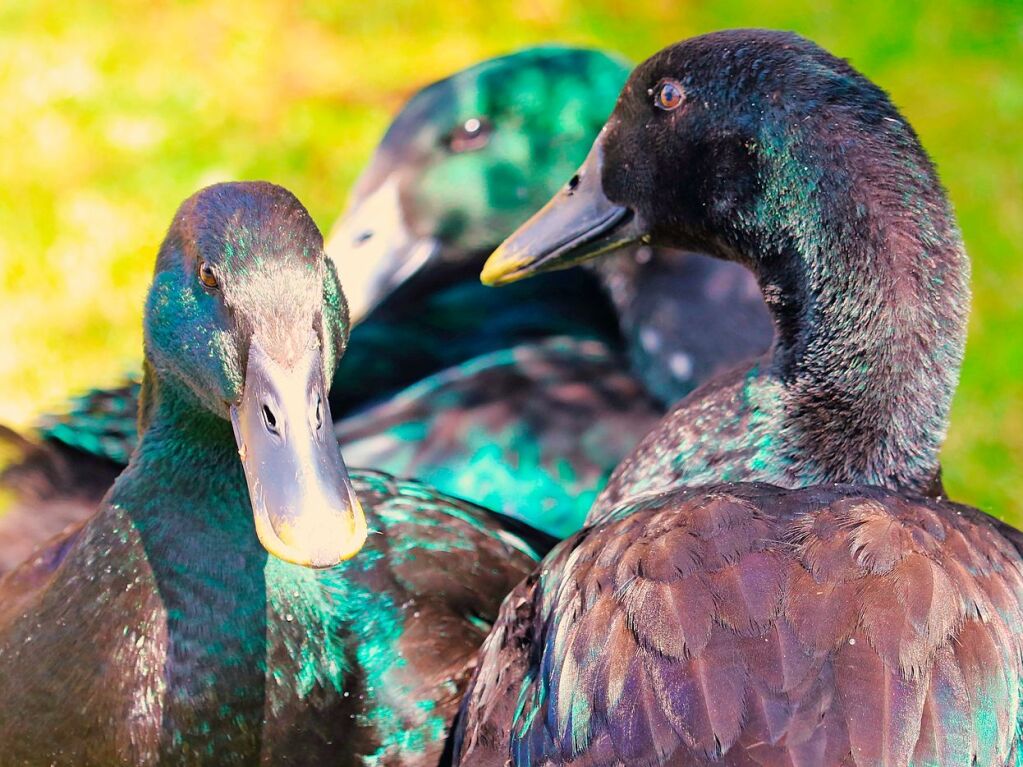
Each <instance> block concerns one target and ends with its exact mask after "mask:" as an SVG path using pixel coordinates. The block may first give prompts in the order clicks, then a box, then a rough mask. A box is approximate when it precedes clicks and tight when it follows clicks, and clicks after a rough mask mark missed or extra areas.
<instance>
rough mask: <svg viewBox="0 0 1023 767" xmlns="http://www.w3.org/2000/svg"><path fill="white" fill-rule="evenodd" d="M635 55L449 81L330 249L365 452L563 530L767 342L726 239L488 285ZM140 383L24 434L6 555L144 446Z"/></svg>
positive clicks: (88, 505)
mask: <svg viewBox="0 0 1023 767" xmlns="http://www.w3.org/2000/svg"><path fill="white" fill-rule="evenodd" d="M627 74H628V67H627V66H626V65H625V64H624V63H623V62H622V61H621V60H619V59H618V58H616V57H614V56H610V55H608V54H606V53H604V52H601V51H597V50H589V49H579V48H569V47H561V46H543V47H538V48H530V49H526V50H523V51H519V52H517V53H514V54H511V55H508V56H501V57H498V58H495V59H490V60H488V61H484V62H481V63H479V64H477V65H475V66H472V67H468V68H466V69H464V70H462V71H460V72H457V73H455V74H453V75H451V76H450V77H447V78H444V79H443V80H440V81H438V82H436V83H432V84H430V85H428V86H426V87H425V88H423V89H422V90H420V91H419V92H418V93H416V94H414V95H413V96H412V97H411V98H410V99H409V101H408V102H407V103H406V104H405V105H404V106H403V108H402V109H401V110H400V112H399V113H398V114H397V115H396V117H395V119H394V121H393V122H392V124H391V126H390V127H389V128H388V130H387V132H386V133H385V135H384V137H383V139H382V140H381V142H380V145H379V146H378V147H377V149H376V151H375V152H374V153H373V156H372V157H371V158H370V161H369V163H368V165H367V168H366V170H365V172H364V173H363V174H362V176H361V177H360V179H359V181H358V183H357V184H356V186H355V189H354V191H353V193H352V195H351V199H350V204H349V207H348V210H347V211H346V213H345V215H344V216H343V217H342V218H341V220H340V221H339V223H338V224H337V226H335V229H334V233H333V234H332V236H331V237H330V238H329V241H328V244H327V248H326V249H327V252H328V255H329V256H331V257H332V258H334V259H335V261H336V263H338V264H339V265H340V267H341V271H343V273H344V274H345V285H346V294H347V295H349V296H350V297H351V298H352V300H353V304H354V306H355V309H354V312H353V317H354V318H355V319H358V320H360V321H359V322H358V324H357V327H356V329H355V330H354V335H353V340H352V343H351V344H350V346H349V348H348V350H347V352H346V354H345V356H344V358H343V359H342V360H341V363H340V365H339V367H338V370H337V371H336V373H335V384H334V386H333V387H332V389H331V395H330V396H331V403H330V404H331V410H332V412H333V414H334V416H335V417H336V418H338V419H339V423H338V425H337V429H338V435H339V437H341V439H342V440H343V442H344V444H345V450H346V454H347V455H348V456H349V459H350V460H352V461H353V462H354V463H355V464H356V465H359V466H370V467H374V468H379V469H382V470H384V471H387V472H389V473H392V474H397V475H400V476H412V477H416V478H418V479H421V480H423V481H425V482H427V483H428V484H430V485H431V486H434V487H437V488H439V489H441V490H444V491H445V492H448V493H453V494H456V495H458V496H459V497H463V498H467V499H469V500H472V501H475V502H477V503H481V504H483V505H485V506H487V507H489V508H494V509H499V510H502V511H505V512H507V513H510V514H518V515H520V516H524V517H525V518H526V519H527V521H529V522H530V523H531V524H533V525H537V526H540V527H542V528H543V529H545V530H547V531H548V532H551V533H553V534H556V535H559V536H564V535H567V534H569V533H571V532H574V531H575V530H577V529H578V527H579V525H580V523H581V521H582V519H583V517H584V516H585V515H586V512H587V511H588V510H589V507H590V505H591V503H592V500H593V498H594V497H595V496H596V494H597V493H598V492H599V491H600V489H601V488H602V487H603V486H604V483H605V482H606V481H607V478H608V476H609V475H610V472H611V470H612V469H613V468H614V466H616V465H617V464H618V463H619V462H620V461H621V459H622V458H623V457H624V456H625V455H626V454H627V453H628V451H630V450H631V449H632V448H633V447H634V446H635V444H636V442H637V441H638V440H639V439H640V438H641V437H642V436H643V435H644V434H646V433H647V432H648V431H649V430H650V428H652V427H653V425H654V424H655V423H656V421H657V420H658V419H659V418H660V416H661V415H662V414H663V404H664V403H666V402H672V401H674V400H675V399H677V398H678V397H679V396H681V395H682V394H684V393H686V392H688V391H689V390H690V389H691V388H692V386H693V385H694V384H695V383H697V382H699V381H701V380H703V379H704V378H706V377H707V376H708V375H710V374H711V373H712V372H714V371H715V370H717V369H719V368H721V367H722V366H724V367H728V366H729V365H730V364H732V363H734V361H736V360H738V359H742V358H745V357H747V356H748V355H749V354H751V353H758V352H760V351H762V350H763V349H764V348H766V346H767V343H768V340H769V338H770V323H769V320H768V319H767V317H766V313H765V310H764V307H763V302H762V301H761V299H760V296H759V293H757V292H756V291H755V286H753V288H754V289H752V290H751V289H750V286H751V285H752V284H753V281H752V278H751V277H750V276H749V274H748V273H747V272H746V270H744V269H742V268H741V267H739V266H737V265H735V264H729V263H725V262H722V261H717V260H713V259H709V258H706V257H701V256H695V255H685V254H681V253H673V252H668V251H664V250H655V249H651V248H637V249H636V250H635V252H631V253H623V254H622V255H621V256H620V257H619V258H614V259H610V260H607V261H605V262H604V263H603V264H602V265H601V266H600V276H599V280H598V279H595V278H594V276H593V275H591V274H587V273H584V272H581V271H578V270H577V271H574V272H562V273H559V274H549V275H545V276H544V277H542V278H539V279H536V280H531V281H529V282H525V283H521V284H519V285H515V286H513V287H511V288H509V289H507V290H504V291H501V292H499V293H498V292H495V291H492V290H488V289H487V288H485V287H483V286H481V285H480V284H479V280H478V275H479V269H480V267H481V266H482V264H483V261H484V260H485V258H486V256H487V255H489V253H490V252H491V251H492V250H493V249H494V248H495V247H496V246H497V245H498V244H499V243H500V241H501V239H503V238H504V237H505V236H507V235H508V234H510V233H511V231H512V229H513V228H514V227H515V226H516V225H518V224H519V223H521V222H522V221H523V220H525V218H527V217H528V215H529V214H530V213H531V212H532V211H533V210H535V209H536V207H538V206H539V205H540V203H541V202H542V201H543V200H545V199H547V198H548V197H549V196H550V195H551V194H553V193H554V192H555V191H556V190H557V188H558V186H559V185H560V184H561V181H562V180H563V179H564V178H565V176H567V175H568V174H569V173H571V171H572V170H573V169H574V168H575V167H577V166H578V164H579V163H580V162H581V161H582V159H583V158H584V157H585V155H586V151H587V149H588V147H589V146H590V144H591V143H592V141H593V138H594V137H595V136H596V134H597V131H598V130H599V129H600V126H601V125H602V124H603V122H604V120H605V119H606V117H607V114H608V112H609V111H610V110H611V108H612V106H613V105H614V99H615V96H616V94H617V93H618V90H619V89H620V88H621V85H622V83H623V82H624V81H625V77H626V76H627ZM607 296H610V298H611V302H608V300H607ZM612 304H613V306H612ZM619 325H620V327H621V332H620V333H619ZM623 341H624V343H623ZM630 362H631V364H630ZM137 392H138V389H137V387H132V386H126V387H123V388H120V389H106V390H97V391H94V392H91V393H90V394H89V395H87V396H85V397H83V398H80V399H78V400H76V401H75V402H74V403H73V405H72V407H71V408H70V410H69V412H67V413H65V414H61V415H55V416H50V417H47V418H46V419H45V421H44V424H43V426H42V428H41V436H42V437H43V438H44V440H43V444H41V445H37V446H31V445H28V446H27V447H23V449H22V452H23V454H24V456H25V459H24V460H22V461H21V462H19V463H18V464H16V465H15V466H13V467H12V468H10V469H9V470H8V471H7V472H6V474H5V475H4V476H3V478H2V482H3V483H4V484H6V485H7V486H8V487H12V486H13V487H14V488H15V489H16V491H17V497H18V499H19V503H18V504H17V505H16V506H15V508H14V509H13V511H12V512H10V513H9V514H8V515H7V516H6V517H3V518H0V572H2V571H4V570H6V569H9V568H10V567H11V566H13V565H14V564H15V563H17V562H20V561H21V560H22V559H24V557H25V556H27V555H28V553H29V552H31V551H32V550H33V549H34V547H35V546H36V545H38V544H39V543H41V542H42V541H44V540H46V539H47V538H48V537H50V536H51V535H53V534H55V533H57V532H59V531H60V530H61V529H63V527H64V526H65V525H66V524H68V522H69V521H70V520H72V519H76V518H82V517H83V516H84V515H86V514H88V513H90V512H91V511H92V509H93V508H94V505H95V502H96V501H97V500H98V499H99V497H101V496H102V493H103V492H104V491H105V490H106V487H107V486H108V483H109V482H110V481H112V479H113V477H114V476H116V474H117V473H118V472H119V471H120V469H121V466H122V465H123V464H124V463H125V462H126V461H127V459H128V456H129V455H130V454H131V451H132V449H134V445H135V441H136V424H135V410H136V399H137Z"/></svg>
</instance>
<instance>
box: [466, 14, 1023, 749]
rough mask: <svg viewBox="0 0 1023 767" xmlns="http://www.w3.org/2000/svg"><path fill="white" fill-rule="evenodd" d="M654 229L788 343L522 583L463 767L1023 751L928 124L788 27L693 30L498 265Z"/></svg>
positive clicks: (1015, 572)
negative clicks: (736, 271)
mask: <svg viewBox="0 0 1023 767" xmlns="http://www.w3.org/2000/svg"><path fill="white" fill-rule="evenodd" d="M636 241H639V242H649V243H652V244H663V245H665V246H669V247H676V248H700V249H702V250H703V251H704V252H707V253H711V254H713V255H715V256H717V257H719V258H724V259H731V260H734V261H735V262H737V263H741V264H744V265H746V266H747V267H748V268H750V269H751V270H752V271H753V272H754V273H755V274H756V276H757V280H758V283H759V285H760V286H761V290H762V292H763V295H764V298H765V301H766V303H767V305H768V306H769V307H770V309H771V311H772V314H773V316H774V321H775V324H776V329H777V330H776V340H775V343H774V346H773V348H772V350H771V351H770V352H769V353H768V355H766V356H765V357H763V358H760V359H758V360H755V361H753V362H752V364H750V365H748V366H746V368H745V369H739V370H737V371H735V372H733V373H729V374H724V375H722V376H720V377H718V378H716V379H714V380H711V381H709V382H707V383H705V384H704V385H703V386H702V387H701V388H698V389H697V390H695V391H694V392H693V393H692V394H690V395H689V396H688V397H686V398H684V399H683V400H681V401H680V402H679V403H678V404H677V405H676V406H675V407H674V408H673V409H672V410H671V411H670V412H669V414H668V415H667V416H665V418H664V419H663V420H662V422H661V423H660V424H659V425H658V427H657V428H656V429H655V430H654V431H653V432H652V433H651V434H650V435H648V436H647V437H645V438H644V440H643V441H642V442H641V443H640V444H639V445H638V446H637V448H636V450H635V451H634V452H633V453H632V454H630V456H629V457H628V458H626V459H625V461H623V463H622V464H621V466H619V468H618V469H616V471H615V474H614V476H613V477H612V479H611V481H610V483H609V485H608V487H607V488H606V489H605V491H604V495H603V496H602V497H601V498H600V499H598V501H597V502H596V503H595V504H594V507H593V509H592V510H591V512H590V515H589V516H588V517H587V527H585V528H584V529H583V530H582V531H581V532H579V533H577V534H575V535H574V536H571V537H569V538H568V539H567V540H565V541H563V542H562V543H561V544H559V545H558V546H557V547H555V549H554V550H553V551H552V552H551V553H550V554H549V555H547V557H546V558H545V559H544V561H543V562H542V563H541V564H540V565H539V566H538V567H537V568H536V569H535V570H534V572H533V573H532V574H531V575H530V577H529V578H527V579H526V581H524V582H523V583H522V584H520V585H519V586H518V587H516V589H515V590H514V591H513V592H512V593H511V594H510V595H509V596H508V598H507V599H506V600H505V602H504V605H503V606H502V609H501V613H500V616H499V618H498V621H497V623H496V624H495V626H494V628H493V630H492V632H491V634H490V636H489V637H488V638H487V640H486V641H485V642H484V645H483V648H482V650H481V651H480V657H479V661H478V665H477V670H476V673H475V675H474V678H473V681H472V682H471V683H470V686H469V691H468V693H467V695H466V697H465V699H464V701H463V706H462V709H461V712H460V715H459V722H458V725H457V729H456V732H455V735H454V737H453V746H452V751H453V754H454V763H455V764H463V765H473V767H490V766H491V765H494V766H496V765H506V764H507V765H514V766H515V767H521V766H522V765H527V764H543V765H548V766H549V767H555V766H557V765H568V764H572V765H588V766H590V767H598V766H600V765H621V764H637V765H639V764H642V765H651V766H652V765H683V764H725V765H740V764H741V765H747V764H758V765H793V764H797V765H798V764H807V765H810V764H812V765H857V766H865V765H878V764H891V765H896V764H939V765H951V764H977V765H1006V764H1015V763H1016V761H1017V760H1018V758H1019V754H1020V750H1021V747H1023V744H1021V743H1020V734H1019V721H1020V704H1021V700H1020V696H1021V693H1020V689H1021V688H1020V680H1021V674H1023V660H1021V659H1023V558H1021V551H1023V546H1021V544H1023V534H1021V533H1020V532H1019V531H1017V530H1014V529H1013V528H1011V527H1009V526H1008V525H1005V524H1004V523H1001V522H999V521H998V520H995V519H994V518H992V517H989V516H987V515H986V514H984V513H982V512H981V511H979V510H977V509H974V508H971V507H968V506H964V505H961V504H957V503H954V502H952V501H950V500H948V499H947V498H945V497H944V494H943V492H942V491H941V489H940V466H939V448H940V446H941V442H942V439H943V438H944V435H945V430H946V428H947V425H948V418H949V406H950V402H951V398H952V394H953V392H954V390H955V385H956V380H957V376H958V371H959V366H960V363H961V360H962V355H963V348H964V342H965V336H966V319H967V314H968V310H969V261H968V258H967V256H966V253H965V250H964V247H963V243H962V238H961V235H960V232H959V229H958V227H957V225H956V221H955V217H954V214H953V212H952V207H951V204H950V202H949V200H948V197H947V195H946V193H945V191H944V190H943V188H942V186H941V183H940V180H939V177H938V174H937V171H936V169H935V168H934V166H933V164H932V162H931V160H930V158H929V157H928V156H927V153H926V152H925V150H924V149H923V147H922V145H921V143H920V140H919V138H918V137H917V135H916V133H915V132H914V130H913V128H912V127H911V126H910V124H909V123H908V121H907V120H906V119H905V117H904V116H903V115H902V114H901V113H900V112H899V111H898V110H897V109H896V107H895V106H894V105H893V104H892V102H891V100H890V99H889V97H888V96H887V94H885V93H884V91H882V90H881V88H879V87H878V86H877V85H875V84H874V83H872V82H871V81H870V80H869V79H867V78H866V77H865V76H863V75H862V74H860V73H859V72H858V71H857V70H856V69H854V68H853V66H852V65H851V64H849V63H848V62H847V61H844V60H842V59H839V58H837V57H835V56H833V55H832V54H830V53H828V52H826V51H825V50H823V49H822V48H820V47H819V46H818V45H816V44H815V43H813V42H811V41H809V40H806V39H805V38H802V37H799V36H798V35H795V34H793V33H789V32H777V31H769V30H727V31H722V32H715V33H711V34H707V35H703V36H700V37H695V38H692V39H689V40H684V41H682V42H680V43H677V44H675V45H671V46H669V47H668V48H666V49H664V50H662V51H661V52H659V53H657V54H655V55H653V56H652V57H651V58H649V59H648V60H646V61H645V62H643V63H642V64H641V65H640V66H638V67H637V68H636V70H635V71H634V72H633V73H632V74H631V76H630V77H629V80H628V81H627V83H626V85H625V86H624V88H623V90H622V93H621V96H620V98H619V101H618V103H617V105H616V107H615V109H614V111H613V113H612V114H611V116H610V118H609V119H608V122H607V124H606V125H605V127H604V129H603V130H602V132H601V134H600V136H599V138H598V139H597V140H596V141H595V142H594V145H593V147H592V149H591V151H590V154H589V155H588V157H587V159H586V161H585V162H584V163H583V164H582V166H581V167H580V169H579V171H578V172H577V174H576V175H574V176H572V177H571V179H570V180H569V182H568V183H567V184H566V185H565V186H564V187H563V189H562V190H561V191H559V192H558V193H557V195H555V196H554V197H553V198H552V199H551V201H550V202H549V203H548V204H547V205H546V206H545V207H544V208H542V209H541V210H540V211H539V212H538V213H536V214H535V216H534V217H533V218H532V219H530V221H528V222H527V223H526V224H524V225H523V227H522V228H520V229H519V230H518V231H517V232H516V233H515V234H514V235H512V237H511V238H509V240H507V241H506V242H505V243H504V244H503V245H502V246H501V248H500V249H499V250H498V251H497V252H496V253H495V254H494V255H493V256H492V257H491V259H490V260H489V261H488V262H487V264H486V266H485V268H484V271H483V274H482V279H483V280H484V281H485V282H487V283H490V284H502V283H505V282H509V281H512V280H516V279H521V278H525V277H528V276H530V275H532V274H534V273H536V272H540V271H544V270H550V269H558V268H560V267H564V266H567V265H570V264H574V263H579V262H581V261H583V260H585V259H588V258H595V257H597V256H600V255H601V254H602V253H604V252H609V251H611V250H613V249H614V248H616V247H620V246H622V245H624V244H627V243H629V242H636Z"/></svg>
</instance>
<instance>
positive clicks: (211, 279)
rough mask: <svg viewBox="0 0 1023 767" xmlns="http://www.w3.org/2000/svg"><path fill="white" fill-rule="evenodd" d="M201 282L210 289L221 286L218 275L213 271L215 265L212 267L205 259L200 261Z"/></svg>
mask: <svg viewBox="0 0 1023 767" xmlns="http://www.w3.org/2000/svg"><path fill="white" fill-rule="evenodd" d="M199 282H201V283H202V284H203V285H205V286H206V287H207V288H209V289H210V290H215V289H216V288H218V287H220V282H219V281H218V280H217V275H215V274H214V273H213V267H211V266H210V265H209V264H207V263H206V262H205V261H200V262H199Z"/></svg>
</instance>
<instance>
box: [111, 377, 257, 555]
mask: <svg viewBox="0 0 1023 767" xmlns="http://www.w3.org/2000/svg"><path fill="white" fill-rule="evenodd" d="M139 433H140V438H139V445H138V448H137V449H136V451H135V453H134V454H133V456H132V458H131V461H130V462H129V465H128V468H127V469H126V470H125V472H124V473H123V474H122V475H121V477H120V478H119V479H118V481H117V483H116V484H115V486H114V491H113V494H112V496H111V500H112V503H114V504H121V505H123V506H124V507H125V508H130V509H131V510H132V514H133V515H134V516H136V517H137V522H138V523H139V524H142V525H144V526H146V527H166V528H171V527H174V526H180V525H182V524H187V523H188V520H193V521H194V522H195V523H196V524H200V525H201V526H202V527H203V529H204V530H209V531H211V532H213V533H217V534H220V533H222V534H224V535H227V536H230V537H232V538H237V539H239V540H240V542H251V543H252V544H254V545H252V546H248V545H246V546H245V548H251V549H252V551H253V552H257V551H260V550H261V549H260V547H259V544H258V541H257V540H256V539H255V533H254V529H253V523H252V513H251V511H250V509H249V502H248V489H247V486H246V483H245V476H244V473H243V470H242V466H241V461H240V460H239V458H238V450H237V447H236V444H235V440H234V435H233V433H232V431H231V425H230V423H228V421H226V420H225V419H223V418H220V417H218V416H216V415H215V414H213V413H211V412H209V411H208V410H206V409H205V408H204V407H202V405H200V403H199V402H198V401H197V399H196V398H195V396H194V395H193V394H191V393H190V392H189V391H187V390H186V389H185V387H184V385H183V384H179V383H177V382H174V381H171V380H168V379H166V378H164V377H162V376H159V375H158V374H157V373H156V372H155V371H154V370H153V368H152V366H151V365H149V364H148V363H147V364H146V365H145V371H144V375H143V383H142V391H141V394H140V400H139ZM264 553H265V552H264Z"/></svg>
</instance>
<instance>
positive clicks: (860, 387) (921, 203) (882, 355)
mask: <svg viewBox="0 0 1023 767" xmlns="http://www.w3.org/2000/svg"><path fill="white" fill-rule="evenodd" d="M857 127H858V126H857ZM848 130H850V129H849V127H848V126H846V131H848ZM806 135H809V140H806ZM761 141H762V151H763V153H764V155H765V157H766V158H767V160H766V162H764V163H763V165H762V172H761V174H760V177H759V179H758V182H759V184H760V187H761V193H760V196H759V204H758V205H757V207H756V209H755V212H754V215H753V216H752V217H750V219H749V220H744V221H741V222H740V223H739V227H740V229H741V234H740V236H739V237H738V238H736V245H737V246H738V247H737V249H738V250H739V252H740V258H741V259H742V260H746V261H747V262H748V263H751V264H752V265H753V266H754V268H755V270H756V271H757V272H758V278H759V281H760V284H761V287H762V290H763V293H764V296H765V299H766V301H767V303H768V306H769V307H770V309H771V311H772V313H773V315H774V318H775V322H776V324H777V330H778V339H777V343H776V347H775V350H774V357H773V362H772V366H771V372H772V374H773V375H774V376H775V377H777V378H778V379H779V380H780V381H781V383H782V384H783V387H784V389H783V392H784V393H783V400H784V402H783V405H784V422H783V423H782V424H781V425H780V432H781V434H782V436H783V438H784V442H786V443H788V445H789V446H790V449H791V450H794V451H795V454H796V455H798V456H800V458H801V459H806V458H810V460H809V463H811V464H813V465H814V466H815V468H816V473H817V474H818V475H819V477H820V478H821V479H822V480H826V481H848V482H859V483H867V484H876V485H884V486H888V487H897V488H904V489H909V490H913V491H926V490H929V489H930V488H932V487H933V485H934V482H935V479H936V476H937V473H938V453H939V450H940V448H941V444H942V442H943V441H944V437H945V433H946V430H947V427H948V416H949V410H950V407H951V401H952V395H953V393H954V390H955V386H956V383H957V381H958V375H959V367H960V364H961V362H962V356H963V350H964V345H965V332H966V317H967V312H968V308H969V288H968V279H969V263H968V260H967V258H966V255H965V252H964V250H963V245H962V241H961V238H960V234H959V231H958V228H957V227H956V225H955V221H954V218H953V216H952V211H951V208H950V206H949V204H948V201H947V200H946V198H945V195H944V192H943V190H942V189H941V187H940V184H939V182H938V180H937V177H936V174H935V172H934V169H933V167H932V166H931V164H930V161H929V160H928V158H927V157H926V155H925V154H924V153H923V150H922V149H920V147H919V144H918V142H917V140H916V136H915V135H914V134H913V132H912V130H911V129H910V128H909V127H908V126H906V125H905V124H904V123H902V122H900V121H897V120H895V119H894V118H891V119H889V118H885V119H884V120H883V121H882V125H881V126H880V127H879V128H878V129H877V132H876V134H874V135H871V136H869V137H867V138H863V137H862V136H860V137H857V140H855V141H850V140H848V135H847V133H846V132H844V131H843V128H842V126H841V125H833V126H831V132H825V131H824V130H823V128H821V129H819V130H818V131H814V132H811V131H807V133H806V134H803V140H802V141H800V139H798V138H792V137H791V136H788V135H786V136H779V135H772V134H771V133H769V132H768V133H767V134H766V135H762V136H761Z"/></svg>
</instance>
